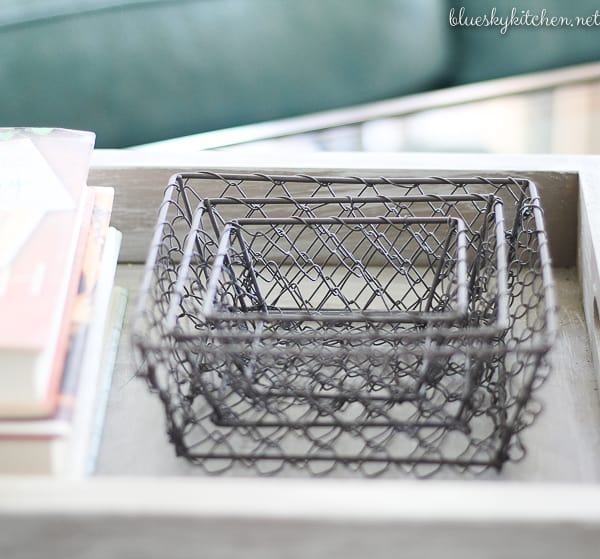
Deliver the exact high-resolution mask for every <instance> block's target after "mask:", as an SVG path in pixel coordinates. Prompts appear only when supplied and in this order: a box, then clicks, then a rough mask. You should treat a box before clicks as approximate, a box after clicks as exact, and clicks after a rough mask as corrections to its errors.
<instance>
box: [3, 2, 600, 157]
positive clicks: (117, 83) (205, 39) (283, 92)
mask: <svg viewBox="0 0 600 559" xmlns="http://www.w3.org/2000/svg"><path fill="white" fill-rule="evenodd" d="M499 4H501V0H497V1H496V2H493V1H489V0H465V1H464V2H457V1H455V0H121V1H118V0H3V1H2V2H0V83H1V86H0V125H2V126H18V125H21V126H24V125H30V126H62V127H71V128H80V129H90V130H94V131H96V133H97V145H98V146H99V147H123V146H129V145H135V144H140V143H145V142H150V141H155V140H160V139H164V138H169V137H175V136H181V135H186V134H192V133H197V132H202V131H206V130H214V129H219V128H225V127H230V126H236V125H241V124H247V123H252V122H259V121H262V120H270V119H275V118H283V117H288V116H294V115H299V114H304V113H309V112H314V111H319V110H326V109H331V108H336V107H342V106H348V105H354V104H357V103H363V102H369V101H376V100H380V99H386V98H391V97H395V96H399V95H403V94H408V93H414V92H418V91H424V90H428V89H432V88H438V87H444V86H448V85H452V84H457V83H466V82H471V81H477V80H483V79H488V78H493V77H499V76H504V75H509V74H516V73H522V72H528V71H534V70H542V69H547V68H552V67H558V66H564V65H567V64H573V63H577V62H584V61H590V60H596V59H600V27H596V28H588V29H580V28H578V29H564V28H563V29H532V28H519V29H510V30H509V31H508V33H506V34H505V35H500V33H499V31H498V30H495V29H474V28H467V27H452V26H451V25H450V24H449V10H450V9H451V8H452V7H454V8H455V9H457V8H460V7H464V8H465V11H466V13H471V14H473V15H477V14H480V13H484V12H485V11H489V10H490V9H491V8H492V7H494V6H497V8H498V10H499V11H501V9H502V7H501V5H499ZM596 6H597V3H596V2H593V1H591V0H581V1H579V2H577V3H571V4H567V3H564V2H561V1H560V0H543V1H542V0H529V1H525V0H524V1H523V2H521V3H520V4H519V8H523V9H525V8H527V7H530V8H531V9H534V10H538V11H539V10H540V9H542V8H545V9H547V10H548V12H554V13H556V14H557V15H579V14H581V15H587V14H589V13H593V12H594V10H595V9H596ZM505 11H506V10H505Z"/></svg>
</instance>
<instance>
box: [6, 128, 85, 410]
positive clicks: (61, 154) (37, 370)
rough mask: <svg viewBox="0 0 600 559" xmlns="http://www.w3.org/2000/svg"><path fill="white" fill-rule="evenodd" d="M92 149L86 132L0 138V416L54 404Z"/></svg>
mask: <svg viewBox="0 0 600 559" xmlns="http://www.w3.org/2000/svg"><path fill="white" fill-rule="evenodd" d="M5 134H6V132H5ZM2 137H3V135H2V132H0V138H2ZM4 137H5V136H4ZM90 140H91V141H90ZM92 146H93V135H90V134H88V133H78V132H72V131H63V130H51V131H47V132H43V133H39V132H35V131H30V130H17V131H15V132H13V134H12V136H10V137H9V138H8V139H4V140H3V141H0V223H3V224H4V227H0V246H4V247H5V248H7V249H8V250H4V251H3V252H0V309H1V310H0V417H20V416H28V417H31V416H36V415H37V416H39V415H47V414H49V413H52V410H53V408H54V406H55V404H56V402H55V398H56V394H57V392H58V384H59V382H60V376H61V375H60V373H61V371H62V365H63V363H62V362H61V357H60V356H61V355H64V354H66V347H67V344H68V337H69V330H70V327H69V322H70V320H69V318H68V315H69V313H70V309H69V307H70V306H71V307H72V305H73V303H74V300H75V295H76V292H77V289H78V281H79V276H80V272H81V266H82V262H83V254H84V248H85V244H86V240H87V233H88V230H89V223H90V219H91V213H92V208H93V196H92V195H90V196H88V195H87V193H88V189H87V187H86V185H85V180H86V175H87V165H88V162H89V156H90V153H91V149H92ZM7 224H8V225H7ZM15 246H16V247H17V249H16V250H14V247H15Z"/></svg>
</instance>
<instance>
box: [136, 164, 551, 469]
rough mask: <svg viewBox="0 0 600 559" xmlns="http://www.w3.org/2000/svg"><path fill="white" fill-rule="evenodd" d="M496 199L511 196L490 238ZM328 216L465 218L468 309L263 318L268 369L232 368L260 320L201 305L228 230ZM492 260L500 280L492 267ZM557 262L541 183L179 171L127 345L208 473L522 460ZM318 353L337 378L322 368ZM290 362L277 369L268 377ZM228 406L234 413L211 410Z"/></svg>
mask: <svg viewBox="0 0 600 559" xmlns="http://www.w3.org/2000/svg"><path fill="white" fill-rule="evenodd" d="M200 193H202V194H203V195H202V196H201V195H200ZM320 197H324V198H328V199H330V198H336V199H337V200H338V202H337V205H336V209H335V211H333V210H332V206H331V204H330V203H329V202H327V203H325V202H324V203H319V202H316V201H315V200H318V198H320ZM423 197H425V198H423ZM452 197H455V198H456V197H466V198H467V199H465V200H462V201H459V200H456V199H452ZM355 198H360V199H362V200H363V202H360V201H353V200H354V199H355ZM396 198H401V200H399V201H396V200H395V199H396ZM306 199H309V202H306ZM366 199H369V200H370V201H369V202H366V201H364V200H366ZM392 199H394V201H391V200H392ZM257 200H259V202H256V201H257ZM260 200H262V201H263V202H264V203H263V202H260ZM265 200H268V202H265ZM311 201H312V203H310V202H311ZM494 201H498V202H500V203H501V206H502V207H503V209H504V220H503V221H501V222H500V223H501V226H500V227H501V233H500V236H499V237H498V235H496V234H494V233H497V232H498V230H499V226H498V219H497V215H496V214H494V212H493V211H490V207H491V204H493V203H494ZM197 209H198V210H200V209H201V211H197ZM199 213H201V214H202V216H201V217H198V216H199ZM332 215H334V216H335V217H337V218H342V217H344V218H346V217H354V218H365V217H373V216H379V217H382V216H383V217H386V218H390V217H396V218H406V217H416V218H426V217H444V218H448V217H454V218H458V219H460V220H462V222H463V223H464V224H465V226H466V230H467V233H468V235H467V237H468V238H467V245H468V248H469V306H468V312H467V315H466V318H465V320H464V321H462V322H460V321H458V322H456V323H454V324H434V325H429V326H427V325H426V326H425V327H424V326H423V324H421V323H418V322H416V323H415V322H412V323H405V322H404V323H403V322H399V323H391V324H392V326H390V323H381V324H378V327H376V328H373V325H372V324H370V323H368V322H367V323H366V324H363V325H362V327H361V328H360V329H359V331H357V330H356V324H353V327H352V328H351V329H350V331H349V327H348V324H347V323H345V324H339V323H335V322H334V323H329V324H327V329H325V331H323V328H319V329H312V330H311V334H310V335H309V336H306V335H305V334H306V332H304V331H302V330H300V334H299V335H298V334H297V333H296V338H294V332H289V329H288V332H287V333H286V336H288V338H287V341H285V342H283V343H282V341H281V339H282V337H281V335H280V333H281V328H280V326H281V325H278V329H279V332H275V333H274V332H273V331H272V330H271V331H270V330H269V327H268V324H267V327H266V328H265V327H264V322H263V323H262V324H263V326H261V328H262V330H261V332H260V336H259V338H258V339H259V343H260V347H261V351H255V352H254V353H253V355H254V356H258V363H259V365H260V366H259V367H254V369H255V370H256V371H260V372H261V376H259V377H258V381H257V377H256V376H254V377H253V376H252V374H250V375H248V374H236V372H240V373H247V371H248V360H247V359H246V357H247V355H246V357H244V358H243V359H242V360H244V359H246V361H244V363H243V364H242V365H241V364H240V360H239V355H244V353H243V352H241V353H240V352H239V351H238V353H237V354H236V352H235V351H223V348H224V347H225V348H227V347H229V348H230V349H233V348H237V350H239V349H240V347H244V348H246V353H247V350H248V347H251V346H249V345H248V344H249V343H250V344H251V343H252V340H255V341H256V331H255V330H253V329H252V327H251V328H250V329H248V328H247V325H248V322H247V321H241V322H240V321H234V322H235V324H236V326H235V327H229V326H228V327H224V326H226V325H227V322H225V323H217V325H215V323H214V322H213V323H211V322H210V321H206V319H205V317H204V315H203V313H202V308H203V306H204V304H205V299H204V296H203V294H204V293H205V292H206V286H207V282H208V280H209V276H210V274H211V270H212V269H213V267H214V262H215V256H216V255H217V253H218V247H219V238H220V234H219V233H222V230H223V226H224V225H225V224H227V223H229V222H231V221H235V220H236V219H248V218H250V219H255V218H263V219H265V218H266V219H274V218H286V217H290V216H296V217H298V216H301V217H302V218H306V217H310V218H317V217H331V216H332ZM202 218H205V219H206V220H207V224H208V225H206V226H202ZM498 238H501V240H502V241H506V243H507V246H506V247H505V252H502V250H498V243H497V240H498ZM186 241H187V242H186ZM190 247H191V250H189V249H190ZM186 249H187V250H186ZM503 250H504V249H503ZM499 253H501V255H502V254H503V256H501V257H499V256H498V255H499ZM502 267H504V269H505V270H504V271H505V272H506V284H507V285H506V292H503V289H502V285H499V284H498V283H500V284H501V283H502V282H498V281H497V278H498V277H501V276H502V273H499V269H501V268H502ZM182 270H184V272H183V273H182ZM190 272H191V273H190ZM500 272H501V270H500ZM550 274H551V270H550V261H549V256H548V248H547V244H546V237H545V233H544V229H543V219H542V212H541V208H540V207H539V200H538V197H537V192H536V190H535V185H533V184H532V183H530V182H529V181H526V180H519V179H481V178H475V179H442V178H427V179H387V178H381V179H364V178H356V177H346V178H332V177H324V178H323V177H322V178H319V177H305V176H302V177H267V176H262V175H260V176H259V175H217V174H214V173H198V174H189V175H179V176H177V177H174V178H173V180H172V182H171V184H170V185H169V187H168V188H167V191H166V194H165V201H164V203H163V205H162V207H161V211H160V215H159V220H158V224H157V228H156V231H155V236H154V240H153V246H152V248H151V252H150V256H149V259H148V262H147V269H146V276H145V278H144V284H143V286H142V294H141V297H140V301H139V306H138V309H137V315H136V316H137V318H136V322H135V325H134V340H133V341H134V346H135V348H136V350H137V352H138V356H139V358H140V362H141V368H140V372H141V374H142V375H143V376H144V377H145V378H146V379H147V381H148V383H149V385H150V387H151V388H152V389H153V390H154V391H156V392H157V393H158V395H159V397H160V399H161V401H162V402H163V404H164V406H165V411H166V418H167V427H168V431H169V435H170V438H171V440H172V442H173V443H174V445H175V448H176V450H177V452H178V454H180V455H182V456H184V457H186V458H187V459H188V460H190V461H191V462H194V463H196V464H198V465H199V466H201V467H202V468H204V469H205V470H206V471H209V472H213V471H219V472H222V471H228V470H229V469H231V468H232V467H234V466H239V467H241V468H242V469H250V470H253V471H255V472H258V473H275V472H279V471H282V470H284V469H285V468H286V467H288V466H289V467H292V468H293V467H295V468H300V469H304V470H307V471H309V472H310V473H312V474H325V473H331V472H334V471H336V470H337V469H339V468H341V467H344V468H345V469H347V470H349V471H351V472H358V473H360V474H362V475H378V474H382V473H384V472H386V471H388V470H392V469H400V470H402V471H404V472H408V473H410V474H412V475H417V476H424V475H430V474H432V473H434V472H435V471H437V470H438V469H439V468H440V467H441V466H443V465H446V466H452V467H454V468H457V469H459V470H461V471H462V470H464V469H470V470H473V471H476V472H479V471H483V470H485V469H487V468H489V467H495V468H500V467H501V465H502V464H503V463H504V462H505V461H506V460H509V459H511V460H516V459H519V458H520V457H521V456H522V454H523V452H524V447H523V445H522V443H521V440H520V432H521V431H522V429H523V428H524V427H526V426H527V425H528V424H529V423H531V421H532V420H533V418H534V417H535V415H536V414H537V413H538V411H539V404H538V403H537V401H536V400H535V399H534V398H533V397H532V395H533V393H534V391H535V390H536V389H537V388H538V387H539V385H540V384H541V382H542V381H543V379H544V378H545V375H546V373H547V363H546V353H547V350H548V348H549V346H550V344H551V341H552V336H553V333H554V320H555V319H554V313H555V305H554V301H553V292H552V281H551V275H550ZM503 297H505V299H506V301H505V303H506V316H505V317H503V316H502V315H503V312H502V311H501V309H502V308H503V303H502V300H503ZM251 322H252V321H251ZM273 324H277V321H274V322H273ZM400 324H401V326H399V325H400ZM240 325H245V327H242V328H240ZM304 326H306V324H304ZM320 326H323V324H320ZM298 336H299V338H298ZM284 338H285V336H284ZM240 344H241V346H240ZM336 346H337V347H336ZM340 346H343V351H340ZM236 355H237V356H236ZM298 362H301V363H302V366H298V365H297V363H298ZM324 362H327V364H328V367H329V368H330V369H329V372H330V373H331V371H332V370H333V371H336V372H337V373H338V374H337V375H336V374H333V375H331V374H328V375H327V376H326V377H325V376H324V373H323V363H324ZM284 369H285V370H288V371H289V374H288V375H284V376H282V375H277V374H274V372H275V371H281V370H284ZM342 371H346V376H343V375H342ZM361 371H367V373H366V374H362V373H361ZM381 371H388V373H389V372H392V373H393V374H384V375H382V374H377V373H378V372H379V373H381ZM232 373H233V374H232ZM307 378H312V385H308V387H307V384H306V379H307ZM332 378H333V381H331V380H329V384H328V379H332ZM336 379H337V380H336ZM236 383H237V384H236ZM315 386H319V387H320V389H319V391H317V390H315ZM224 404H226V406H225V408H226V410H227V411H228V412H229V413H220V414H219V412H223V410H224V407H223V405H224ZM220 406H221V407H220ZM286 406H287V407H286Z"/></svg>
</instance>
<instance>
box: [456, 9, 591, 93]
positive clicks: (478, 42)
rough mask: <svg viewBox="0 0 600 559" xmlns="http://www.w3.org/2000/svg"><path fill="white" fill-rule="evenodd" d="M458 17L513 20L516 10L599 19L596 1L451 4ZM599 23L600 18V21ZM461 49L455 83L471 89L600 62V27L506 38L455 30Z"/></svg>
mask: <svg viewBox="0 0 600 559" xmlns="http://www.w3.org/2000/svg"><path fill="white" fill-rule="evenodd" d="M450 4H451V5H452V6H454V8H455V15H458V10H459V9H460V7H461V6H462V7H464V14H465V16H483V15H484V14H490V13H491V10H492V9H493V8H494V7H495V8H497V14H498V15H500V16H510V13H511V8H512V7H513V6H514V7H515V8H517V15H520V13H521V10H524V11H526V10H528V9H529V10H530V12H531V14H532V15H539V14H541V13H542V10H544V9H545V10H546V13H547V15H548V16H564V17H570V18H575V16H583V17H587V16H592V15H593V14H594V12H595V11H596V10H598V12H599V14H600V3H598V1H597V0H578V1H577V2H565V1H564V0H520V1H519V2H516V3H504V2H498V1H497V0H451V2H450ZM597 21H598V23H600V17H598V18H597ZM451 30H452V40H453V41H454V42H455V43H456V49H457V51H456V54H457V63H456V74H455V78H454V82H455V83H467V82H474V81H480V80H486V79H490V78H497V77H501V76H508V75H511V74H522V73H526V72H534V71H540V70H546V69H550V68H557V67H560V66H566V65H570V64H577V63H582V62H590V61H595V60H599V59H600V26H596V27H581V26H580V27H576V26H574V27H572V28H571V27H560V28H554V27H533V26H530V27H525V26H523V27H510V28H508V29H507V32H506V33H505V34H504V35H502V34H501V33H500V30H499V28H491V27H480V28H477V27H458V26H457V27H452V28H451Z"/></svg>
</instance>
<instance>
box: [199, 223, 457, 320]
mask: <svg viewBox="0 0 600 559" xmlns="http://www.w3.org/2000/svg"><path fill="white" fill-rule="evenodd" d="M418 264H420V266H418ZM354 280H358V281H354ZM467 288H468V285H467V243H466V233H465V225H464V223H463V222H462V220H460V219H458V218H452V217H449V218H445V217H432V218H414V217H409V218H387V217H380V218H339V217H335V218H302V217H298V216H296V217H291V218H278V219H268V218H247V219H240V220H237V221H234V222H231V223H228V224H226V225H225V227H224V229H223V233H222V236H221V240H220V242H219V249H218V251H217V254H216V258H215V261H214V264H213V268H212V272H211V275H210V276H209V282H208V286H207V290H206V298H205V300H204V305H203V309H202V313H203V315H204V317H205V319H206V320H208V321H210V322H211V324H213V325H214V324H215V321H226V322H228V321H232V320H233V321H235V320H242V321H244V322H246V323H247V321H265V320H267V321H276V322H285V323H287V325H286V327H287V328H288V329H289V328H290V327H292V325H291V324H290V323H295V322H305V321H309V322H310V323H311V324H316V325H317V327H323V326H324V325H323V324H322V323H334V324H337V325H339V324H344V323H348V325H349V327H352V328H354V327H356V326H355V323H357V322H362V323H366V324H372V323H373V322H392V323H397V322H409V323H415V322H417V323H426V322H430V321H434V322H447V321H450V322H456V321H458V320H464V318H465V317H466V314H467V305H468V294H467Z"/></svg>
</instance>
